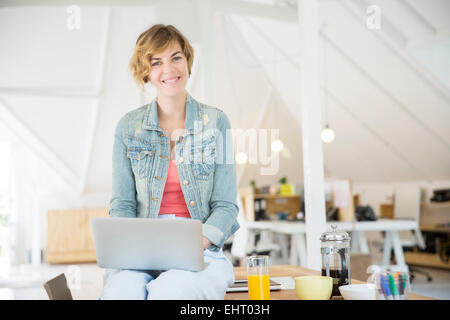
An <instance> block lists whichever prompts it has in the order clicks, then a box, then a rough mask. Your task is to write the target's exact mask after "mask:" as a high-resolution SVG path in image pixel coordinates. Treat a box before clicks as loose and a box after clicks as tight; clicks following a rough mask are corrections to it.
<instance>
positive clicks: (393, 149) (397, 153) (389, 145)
mask: <svg viewBox="0 0 450 320" xmlns="http://www.w3.org/2000/svg"><path fill="white" fill-rule="evenodd" d="M322 90H323V91H324V92H325V93H326V95H327V96H328V97H330V98H331V100H332V101H334V103H335V104H336V105H337V106H338V107H339V108H341V109H342V110H344V111H345V112H346V113H348V114H349V115H350V116H351V117H352V118H353V119H355V121H357V122H358V123H360V124H361V126H362V127H363V128H364V129H365V130H367V131H368V132H369V133H370V134H371V135H372V136H374V137H375V138H376V139H377V140H379V141H380V142H381V143H382V144H383V145H384V146H385V147H386V149H387V150H388V151H390V152H392V153H393V154H394V155H395V156H396V157H397V158H398V159H400V160H401V161H403V162H404V163H405V164H407V165H408V166H409V167H410V168H411V169H413V170H414V171H416V172H418V173H419V174H420V177H421V178H423V179H426V180H428V181H431V179H429V177H428V175H427V174H426V173H425V172H423V171H422V170H421V169H420V168H417V167H416V166H415V165H414V164H412V163H411V162H410V161H409V160H408V157H407V156H404V155H403V154H402V153H401V152H400V151H399V150H398V149H397V148H396V147H395V146H394V145H392V143H390V142H389V141H388V140H386V139H384V138H383V137H382V136H381V135H379V134H378V133H377V132H376V130H374V129H372V128H371V127H370V126H369V125H368V124H367V123H366V122H365V121H364V120H362V119H361V118H360V117H358V116H357V115H356V114H355V113H354V112H353V111H351V109H350V108H349V107H348V106H347V105H345V103H343V102H342V101H341V100H340V99H339V98H338V97H336V96H335V95H334V94H333V93H331V92H330V91H329V90H328V89H327V88H325V87H322ZM377 176H380V174H378V175H377Z"/></svg>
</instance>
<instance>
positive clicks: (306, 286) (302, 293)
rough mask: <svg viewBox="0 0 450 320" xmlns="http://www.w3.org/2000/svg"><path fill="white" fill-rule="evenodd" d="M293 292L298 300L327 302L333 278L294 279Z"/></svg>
mask: <svg viewBox="0 0 450 320" xmlns="http://www.w3.org/2000/svg"><path fill="white" fill-rule="evenodd" d="M295 291H297V297H298V298H299V299H300V300H328V299H330V297H331V292H332V291H333V278H331V277H324V276H304V277H296V278H295Z"/></svg>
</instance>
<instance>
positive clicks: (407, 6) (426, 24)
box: [397, 0, 437, 34]
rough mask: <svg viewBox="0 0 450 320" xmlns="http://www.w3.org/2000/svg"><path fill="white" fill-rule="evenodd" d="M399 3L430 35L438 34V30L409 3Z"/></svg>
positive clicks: (404, 0) (400, 0) (401, 0)
mask: <svg viewBox="0 0 450 320" xmlns="http://www.w3.org/2000/svg"><path fill="white" fill-rule="evenodd" d="M397 1H399V2H400V3H401V4H402V5H403V7H404V8H405V11H407V12H408V13H409V14H410V15H411V16H412V17H414V19H415V20H416V21H417V22H418V24H420V25H421V26H422V28H424V29H425V30H426V31H427V32H428V33H431V34H435V33H436V32H437V30H436V28H435V27H434V26H433V25H432V24H431V23H430V22H429V21H428V20H427V18H425V17H424V16H423V15H422V14H421V13H420V12H419V11H417V10H416V8H414V7H413V6H412V5H411V4H410V3H409V2H408V1H406V0H397Z"/></svg>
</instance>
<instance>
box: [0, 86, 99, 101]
mask: <svg viewBox="0 0 450 320" xmlns="http://www.w3.org/2000/svg"><path fill="white" fill-rule="evenodd" d="M0 94H12V95H20V96H33V97H61V98H74V99H86V98H87V99H91V98H97V97H98V94H99V93H98V91H97V90H96V89H93V88H89V87H84V88H81V87H79V88H37V87H36V88H34V87H21V88H10V87H0Z"/></svg>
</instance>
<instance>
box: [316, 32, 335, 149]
mask: <svg viewBox="0 0 450 320" xmlns="http://www.w3.org/2000/svg"><path fill="white" fill-rule="evenodd" d="M325 28H326V23H324V24H323V25H322V38H324V37H325ZM322 43H323V67H324V85H325V93H328V76H327V75H328V68H327V56H326V51H325V48H326V44H325V41H322ZM327 96H328V95H327V94H325V98H324V102H323V106H324V107H323V109H324V112H323V113H324V119H325V128H324V129H323V130H322V133H321V135H320V136H321V138H322V141H323V142H325V143H331V142H333V140H334V138H335V136H336V135H335V133H334V131H333V129H331V128H330V123H329V122H328V99H327Z"/></svg>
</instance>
